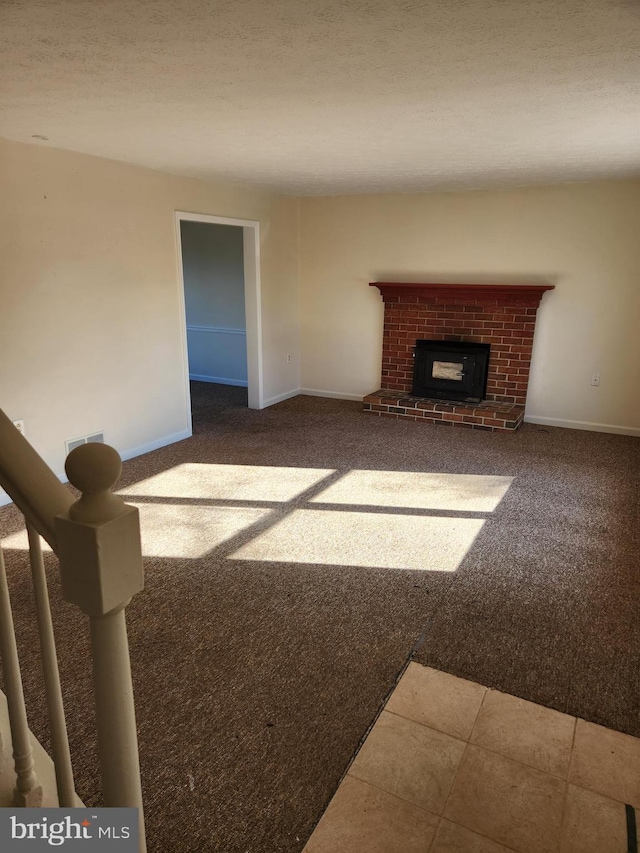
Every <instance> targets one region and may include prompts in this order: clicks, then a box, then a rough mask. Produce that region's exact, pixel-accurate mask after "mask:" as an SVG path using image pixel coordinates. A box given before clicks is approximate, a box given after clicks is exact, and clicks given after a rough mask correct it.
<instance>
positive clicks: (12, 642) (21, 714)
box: [0, 548, 42, 808]
mask: <svg viewBox="0 0 640 853" xmlns="http://www.w3.org/2000/svg"><path fill="white" fill-rule="evenodd" d="M0 654H1V655H2V665H3V668H4V682H5V688H6V691H7V705H8V709H9V723H10V725H11V740H12V741H13V759H14V763H15V769H16V790H15V804H16V805H17V806H29V807H33V808H39V807H40V806H42V786H41V785H40V783H39V782H38V779H37V776H36V774H35V769H34V764H33V751H32V749H31V739H30V736H29V724H28V722H27V711H26V708H25V704H24V693H23V690H22V677H21V675H20V662H19V660H18V649H17V646H16V637H15V633H14V628H13V614H12V612H11V599H10V598H9V587H8V585H7V575H6V572H5V568H4V556H3V554H2V548H0Z"/></svg>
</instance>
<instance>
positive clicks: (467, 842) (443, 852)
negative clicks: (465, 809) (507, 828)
mask: <svg viewBox="0 0 640 853" xmlns="http://www.w3.org/2000/svg"><path fill="white" fill-rule="evenodd" d="M430 853H509V848H508V847H503V846H502V844H498V843H497V842H496V841H491V840H490V839H488V838H484V837H483V836H482V835H478V834H477V833H476V832H472V831H471V830H470V829H465V827H464V826H458V824H457V823H451V822H450V821H448V820H443V821H442V822H441V823H440V829H439V830H438V832H437V833H436V838H435V841H434V842H433V847H432V848H431V850H430Z"/></svg>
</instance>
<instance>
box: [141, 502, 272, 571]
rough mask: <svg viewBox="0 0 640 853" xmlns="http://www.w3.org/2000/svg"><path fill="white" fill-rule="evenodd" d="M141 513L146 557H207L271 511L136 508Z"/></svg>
mask: <svg viewBox="0 0 640 853" xmlns="http://www.w3.org/2000/svg"><path fill="white" fill-rule="evenodd" d="M133 506H137V507H138V509H139V510H140V532H141V534H142V555H143V556H144V557H177V558H180V557H188V558H191V559H197V558H198V557H204V555H205V554H208V553H209V552H210V551H211V550H212V549H213V548H215V547H216V546H217V545H220V544H221V543H222V542H226V541H227V540H228V539H231V538H232V537H233V536H236V535H237V534H238V533H240V532H241V531H242V530H245V529H246V528H247V527H250V526H251V525H252V524H255V523H256V522H257V521H260V520H261V519H263V518H264V517H265V516H266V515H269V513H270V512H271V510H269V509H257V508H256V509H253V508H247V507H226V506H222V507H205V506H184V505H175V506H172V505H171V504H133Z"/></svg>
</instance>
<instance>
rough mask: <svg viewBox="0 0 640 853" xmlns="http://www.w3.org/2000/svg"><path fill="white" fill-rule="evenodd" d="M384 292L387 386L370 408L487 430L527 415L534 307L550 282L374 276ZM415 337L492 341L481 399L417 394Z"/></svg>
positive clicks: (510, 425)
mask: <svg viewBox="0 0 640 853" xmlns="http://www.w3.org/2000/svg"><path fill="white" fill-rule="evenodd" d="M371 286H372V287H377V288H379V289H380V292H381V294H382V298H383V300H384V333H383V347H382V389H381V390H379V391H376V392H374V393H373V394H369V395H368V396H367V397H365V398H364V410H365V411H366V412H369V413H370V414H375V415H380V416H385V417H398V418H410V419H412V420H418V421H422V422H426V423H439V424H448V425H454V426H468V427H473V428H474V429H485V430H515V429H517V428H518V427H519V426H520V424H521V423H522V420H523V418H524V407H525V401H526V396H527V386H528V383H529V370H530V367H531V350H532V347H533V332H534V329H535V322H536V312H537V309H538V305H539V304H540V299H541V298H542V295H543V293H544V292H545V291H546V290H552V289H553V285H551V284H543V285H469V284H407V283H395V282H372V283H371ZM418 339H426V340H440V341H465V342H467V343H483V344H490V345H491V356H490V359H489V373H488V378H487V396H486V399H485V400H483V401H482V402H481V403H456V402H452V401H449V402H447V401H443V400H435V399H434V400H430V399H425V398H422V397H412V396H411V388H412V379H413V350H414V347H415V342H416V340H418Z"/></svg>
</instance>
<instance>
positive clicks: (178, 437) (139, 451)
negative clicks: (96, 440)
mask: <svg viewBox="0 0 640 853" xmlns="http://www.w3.org/2000/svg"><path fill="white" fill-rule="evenodd" d="M191 434H192V433H191V430H188V429H185V430H181V431H180V432H174V433H173V434H172V435H165V436H163V437H162V438H157V439H156V440H155V441H150V442H149V444H141V445H140V446H139V447H132V448H131V449H130V450H122V451H118V452H119V453H120V456H121V458H122V460H123V462H126V461H127V460H128V459H133V458H134V457H136V456H142V455H143V454H144V453H151V451H152V450H159V449H160V448H161V447H166V446H167V445H168V444H175V443H176V441H184V439H185V438H191ZM107 444H108V442H107Z"/></svg>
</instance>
